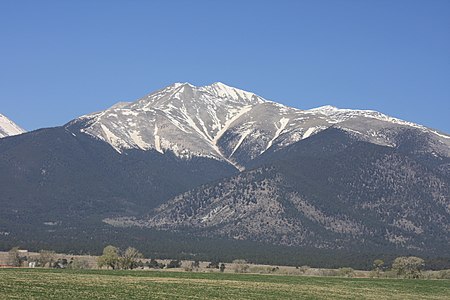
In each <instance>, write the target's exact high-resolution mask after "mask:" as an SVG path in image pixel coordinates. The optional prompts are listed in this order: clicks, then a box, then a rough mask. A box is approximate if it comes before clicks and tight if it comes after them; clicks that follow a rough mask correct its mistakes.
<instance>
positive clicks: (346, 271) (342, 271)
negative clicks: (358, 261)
mask: <svg viewBox="0 0 450 300" xmlns="http://www.w3.org/2000/svg"><path fill="white" fill-rule="evenodd" d="M338 274H339V276H343V277H354V276H355V270H353V269H352V268H339V269H338Z"/></svg>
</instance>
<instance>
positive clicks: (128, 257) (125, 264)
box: [119, 247, 144, 270]
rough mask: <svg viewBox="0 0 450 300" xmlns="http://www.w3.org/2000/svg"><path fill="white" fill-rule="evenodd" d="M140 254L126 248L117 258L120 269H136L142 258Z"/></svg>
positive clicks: (130, 248)
mask: <svg viewBox="0 0 450 300" xmlns="http://www.w3.org/2000/svg"><path fill="white" fill-rule="evenodd" d="M143 257H144V256H143V255H142V253H141V252H139V251H138V250H137V249H135V248H133V247H128V248H127V249H126V250H125V252H124V253H123V254H122V256H121V257H120V258H119V264H120V267H121V268H122V269H124V270H129V269H135V268H137V267H138V262H139V259H141V258H143Z"/></svg>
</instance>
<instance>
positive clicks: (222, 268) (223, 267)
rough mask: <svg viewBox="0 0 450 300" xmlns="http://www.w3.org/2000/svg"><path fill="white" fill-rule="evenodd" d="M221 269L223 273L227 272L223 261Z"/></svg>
mask: <svg viewBox="0 0 450 300" xmlns="http://www.w3.org/2000/svg"><path fill="white" fill-rule="evenodd" d="M219 269H220V272H222V273H223V272H225V264H224V263H221V264H220V268H219Z"/></svg>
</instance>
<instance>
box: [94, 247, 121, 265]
mask: <svg viewBox="0 0 450 300" xmlns="http://www.w3.org/2000/svg"><path fill="white" fill-rule="evenodd" d="M97 265H98V266H99V268H102V267H103V266H106V267H108V268H111V269H113V270H115V269H117V268H118V267H119V249H118V248H116V247H114V246H111V245H109V246H106V247H105V248H104V249H103V255H102V256H99V257H98V259H97Z"/></svg>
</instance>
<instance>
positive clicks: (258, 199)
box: [106, 128, 450, 252]
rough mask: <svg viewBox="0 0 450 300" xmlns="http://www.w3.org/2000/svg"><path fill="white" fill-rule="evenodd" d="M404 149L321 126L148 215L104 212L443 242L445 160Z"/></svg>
mask: <svg viewBox="0 0 450 300" xmlns="http://www.w3.org/2000/svg"><path fill="white" fill-rule="evenodd" d="M414 131H415V130H413V131H412V132H410V134H411V135H415V134H417V133H416V132H414ZM416 138H420V135H419V136H416ZM410 150H412V149H408V150H406V149H401V148H393V147H388V146H382V145H377V144H373V143H369V142H366V141H361V140H359V139H357V138H356V137H355V136H353V135H351V134H349V133H348V132H346V131H343V130H341V129H336V128H329V129H327V130H324V131H322V132H320V133H318V134H316V135H314V136H312V137H310V138H308V139H305V140H302V141H300V142H298V143H296V144H294V145H292V146H289V147H287V148H285V149H283V150H280V151H278V152H276V153H275V154H274V155H275V156H276V157H271V158H270V159H269V160H265V161H264V164H261V165H260V166H258V167H255V168H253V169H251V170H248V171H244V172H241V173H240V174H238V175H235V176H233V177H231V178H226V179H223V180H220V181H219V182H215V183H213V184H207V185H204V186H201V187H198V188H195V189H193V190H191V191H188V192H186V193H183V194H181V195H178V196H176V197H174V198H173V199H171V200H169V201H168V202H167V203H165V204H163V205H161V206H160V207H158V208H156V209H155V210H154V211H153V213H152V214H150V215H149V216H147V217H146V218H142V219H140V220H136V219H129V218H128V219H127V218H122V219H113V220H106V221H107V222H109V223H111V224H114V225H122V226H124V225H126V226H130V225H135V226H141V227H153V228H158V229H163V230H172V231H173V230H181V231H185V232H189V233H193V234H197V235H201V236H209V237H227V238H231V239H238V240H241V239H244V240H254V241H259V242H265V243H271V244H283V245H287V246H309V247H315V248H329V249H348V250H349V249H352V248H354V249H377V248H378V249H388V248H406V249H414V250H422V251H427V252H432V251H434V250H436V249H440V251H446V250H445V249H447V248H448V245H449V243H450V238H449V237H450V235H449V234H448V233H449V230H450V228H449V224H450V188H449V187H450V176H448V174H449V171H450V164H449V163H450V159H449V158H445V159H441V158H436V157H434V156H433V155H430V157H429V161H426V160H424V159H423V157H422V156H421V155H419V156H417V154H415V150H414V151H412V152H411V151H410ZM437 165H439V167H437V168H436V166H437Z"/></svg>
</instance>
